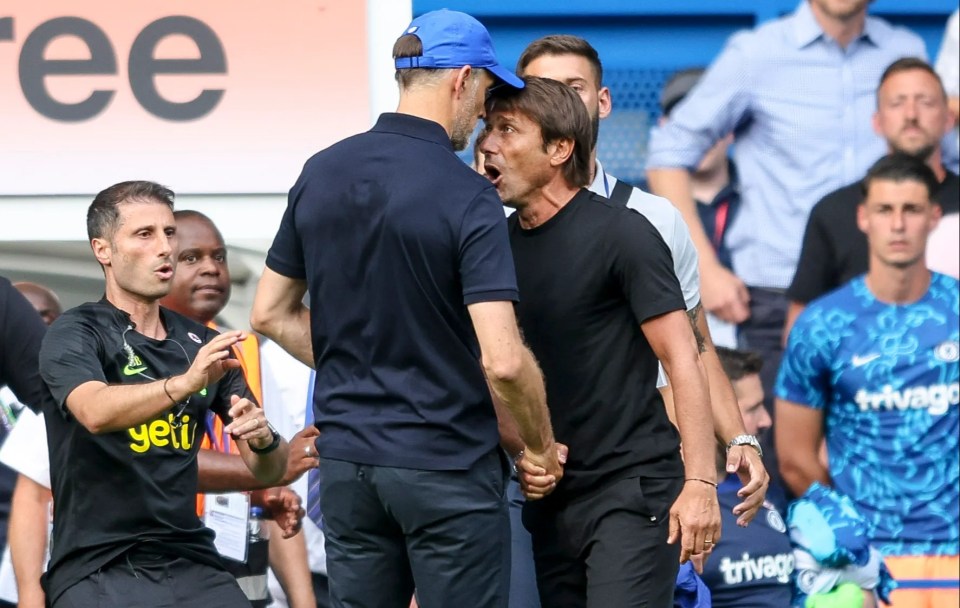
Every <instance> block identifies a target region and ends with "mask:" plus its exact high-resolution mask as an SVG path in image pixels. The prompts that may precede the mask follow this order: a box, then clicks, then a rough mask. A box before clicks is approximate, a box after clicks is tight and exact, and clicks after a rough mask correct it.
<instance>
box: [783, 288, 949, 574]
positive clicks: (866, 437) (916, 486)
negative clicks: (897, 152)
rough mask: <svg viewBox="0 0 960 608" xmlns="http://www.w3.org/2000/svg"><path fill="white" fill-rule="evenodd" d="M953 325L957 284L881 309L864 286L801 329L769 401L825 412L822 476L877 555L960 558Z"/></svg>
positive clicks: (825, 306)
mask: <svg viewBox="0 0 960 608" xmlns="http://www.w3.org/2000/svg"><path fill="white" fill-rule="evenodd" d="M958 326H960V316H958V284H957V281H956V280H955V279H952V278H950V277H947V276H944V275H941V274H936V273H934V274H933V277H932V279H931V283H930V288H929V289H928V290H927V292H926V293H925V294H924V296H923V297H922V298H920V300H918V301H917V302H914V303H912V304H907V305H893V304H886V303H884V302H880V301H879V300H877V299H876V298H875V297H874V296H873V294H872V293H871V292H870V290H869V289H868V288H867V285H866V282H865V280H864V277H863V276H861V277H857V278H856V279H853V280H852V281H850V282H849V283H847V284H846V285H844V286H843V287H841V288H840V289H837V290H836V291H834V292H832V293H830V294H828V295H826V296H824V297H823V298H820V299H818V300H815V301H814V302H813V303H812V304H810V306H809V307H808V308H807V309H806V310H805V311H804V313H803V314H802V315H801V316H800V318H799V319H798V320H797V323H796V325H794V327H793V330H792V331H791V333H790V340H789V343H788V345H787V350H786V353H785V354H784V358H783V363H782V365H781V367H780V375H779V378H778V379H777V386H776V395H777V397H779V398H781V399H785V400H787V401H792V402H794V403H797V404H800V405H805V406H808V407H812V408H815V409H822V410H824V411H825V424H826V438H827V447H828V450H829V455H830V456H829V457H830V476H831V477H832V479H833V483H834V484H835V486H836V488H837V489H838V490H839V491H840V492H843V493H844V494H846V495H848V496H850V498H851V499H853V501H854V503H855V504H856V506H857V508H858V509H859V510H860V512H861V514H862V515H863V516H864V517H865V518H866V519H867V520H868V521H869V522H870V523H871V524H872V526H873V527H874V535H873V540H874V545H875V546H876V547H877V549H878V550H880V552H881V553H883V554H884V555H957V554H958V552H960V551H958V549H960V542H958V541H960V529H958V519H960V515H958V513H957V504H958V500H960V454H958V452H957V447H958V434H960V414H958V403H960V382H958V380H960V364H958V359H960V342H958V337H960V335H958V334H960V330H958Z"/></svg>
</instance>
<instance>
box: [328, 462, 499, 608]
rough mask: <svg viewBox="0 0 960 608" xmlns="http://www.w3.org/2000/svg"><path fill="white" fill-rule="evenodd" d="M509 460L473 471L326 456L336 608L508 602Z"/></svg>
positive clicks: (495, 606)
mask: <svg viewBox="0 0 960 608" xmlns="http://www.w3.org/2000/svg"><path fill="white" fill-rule="evenodd" d="M506 479H507V466H506V458H504V457H503V456H502V454H501V452H500V449H499V448H497V449H495V450H492V451H491V452H490V453H489V454H487V455H486V456H484V457H483V458H481V459H480V460H479V461H478V462H477V463H476V464H474V466H473V467H472V468H471V469H469V470H467V471H423V470H417V469H401V468H394V467H380V466H370V465H360V464H354V463H350V462H344V461H340V460H332V459H329V458H327V459H321V461H320V483H321V487H322V493H321V499H320V503H321V504H320V506H321V509H322V510H323V518H324V535H325V537H326V549H327V574H328V576H329V579H330V605H331V606H332V608H393V607H396V608H407V606H409V603H410V597H411V596H412V594H413V590H414V587H416V590H417V600H418V602H419V604H420V606H421V608H450V607H455V608H465V607H467V606H469V607H470V608H506V606H507V593H508V587H509V572H510V520H509V516H508V515H507V504H506V500H505V498H504V491H505V487H506Z"/></svg>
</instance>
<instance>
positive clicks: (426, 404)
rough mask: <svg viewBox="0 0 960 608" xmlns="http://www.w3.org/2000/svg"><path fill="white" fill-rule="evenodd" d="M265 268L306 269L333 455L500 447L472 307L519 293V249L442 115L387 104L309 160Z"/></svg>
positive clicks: (405, 458)
mask: <svg viewBox="0 0 960 608" xmlns="http://www.w3.org/2000/svg"><path fill="white" fill-rule="evenodd" d="M267 266H268V267H269V268H270V269H271V270H273V271H275V272H277V273H279V274H282V275H284V276H287V277H290V278H294V279H304V280H306V281H307V288H308V291H309V293H310V325H311V330H312V342H313V353H314V358H315V360H316V361H315V362H316V369H317V375H316V384H315V387H314V401H313V406H314V412H315V414H316V421H317V425H318V427H319V428H320V431H321V435H320V439H319V441H318V444H317V447H318V450H319V452H320V456H321V457H322V458H333V459H338V460H346V461H350V462H357V463H362V464H372V465H381V466H394V467H404V468H416V469H427V470H460V469H467V468H469V467H470V466H472V465H473V464H474V463H475V462H476V461H477V460H478V459H479V458H480V457H481V456H483V455H484V454H486V453H487V452H489V451H490V450H491V449H493V448H494V447H495V446H496V445H497V443H498V441H499V435H498V432H497V421H496V415H495V414H494V410H493V403H492V402H491V400H490V394H489V392H488V389H487V384H486V381H485V379H484V375H483V370H482V368H481V365H480V349H479V346H478V343H477V338H476V334H475V333H474V330H473V325H472V323H471V320H470V316H469V314H468V312H467V305H469V304H474V303H477V302H487V301H517V300H518V295H517V294H518V292H517V281H516V275H515V272H514V266H513V257H512V255H511V253H510V243H509V239H508V238H507V226H506V219H505V218H504V213H503V206H502V204H501V202H500V199H499V197H498V196H497V193H496V190H495V189H494V188H493V186H492V185H491V184H490V182H489V181H488V180H487V179H486V178H484V177H482V176H480V175H478V174H477V173H475V172H474V171H472V170H471V169H470V168H469V167H467V166H466V165H464V164H463V162H461V161H460V159H458V158H457V156H456V155H455V154H454V151H453V147H452V145H451V144H450V139H449V137H448V136H447V133H446V132H445V131H444V130H443V128H442V127H441V126H440V125H439V124H437V123H435V122H432V121H428V120H424V119H421V118H417V117H414V116H409V115H405V114H383V115H382V116H381V117H380V119H379V120H378V121H377V124H376V126H374V128H373V129H371V130H370V131H368V132H366V133H362V134H360V135H356V136H354V137H350V138H348V139H345V140H343V141H341V142H339V143H337V144H334V145H333V146H331V147H329V148H327V149H326V150H323V151H322V152H319V153H318V154H316V155H315V156H313V157H312V158H311V159H310V160H308V161H307V163H306V165H305V166H304V168H303V172H302V173H301V175H300V178H299V179H298V180H297V182H296V184H294V186H293V188H292V189H291V190H290V195H289V199H288V204H287V209H286V211H285V213H284V215H283V220H282V222H281V225H280V229H279V231H278V232H277V236H276V238H275V240H274V242H273V245H272V246H271V248H270V252H269V253H268V255H267Z"/></svg>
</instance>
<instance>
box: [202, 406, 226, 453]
mask: <svg viewBox="0 0 960 608" xmlns="http://www.w3.org/2000/svg"><path fill="white" fill-rule="evenodd" d="M213 417H214V413H213V412H207V437H209V438H210V445H212V446H213V449H215V450H216V451H218V452H223V453H224V454H229V453H230V434H229V433H226V432H224V433H222V434H221V435H220V442H217V431H216V429H215V428H214V422H213ZM221 448H222V449H221Z"/></svg>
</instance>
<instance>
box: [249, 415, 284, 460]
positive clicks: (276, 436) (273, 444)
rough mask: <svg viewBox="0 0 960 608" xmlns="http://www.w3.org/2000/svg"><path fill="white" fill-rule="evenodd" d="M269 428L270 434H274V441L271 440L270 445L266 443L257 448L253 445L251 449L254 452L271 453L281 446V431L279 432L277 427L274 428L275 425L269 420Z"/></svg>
mask: <svg viewBox="0 0 960 608" xmlns="http://www.w3.org/2000/svg"><path fill="white" fill-rule="evenodd" d="M267 428H268V429H270V434H271V435H272V436H273V441H271V442H270V444H269V445H266V446H264V447H262V448H255V447H253V446H252V445H251V446H250V451H251V452H253V453H254V454H269V453H270V452H272V451H274V450H275V449H277V448H278V447H280V439H282V437H280V433H278V432H277V429H275V428H273V425H272V424H270V423H269V422H267ZM248 445H249V444H248Z"/></svg>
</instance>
